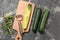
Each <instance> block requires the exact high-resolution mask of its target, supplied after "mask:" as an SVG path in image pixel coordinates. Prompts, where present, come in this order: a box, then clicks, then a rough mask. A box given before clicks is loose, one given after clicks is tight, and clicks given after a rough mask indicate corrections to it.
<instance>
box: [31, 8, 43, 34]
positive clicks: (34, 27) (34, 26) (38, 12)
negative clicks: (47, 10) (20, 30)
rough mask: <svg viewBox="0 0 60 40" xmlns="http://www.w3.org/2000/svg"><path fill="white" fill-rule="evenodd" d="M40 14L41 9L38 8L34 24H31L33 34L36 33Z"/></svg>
mask: <svg viewBox="0 0 60 40" xmlns="http://www.w3.org/2000/svg"><path fill="white" fill-rule="evenodd" d="M41 13H42V11H41V8H39V7H38V8H37V9H36V15H35V18H34V22H33V27H32V31H33V32H34V33H36V32H37V28H38V23H39V20H40V16H41Z"/></svg>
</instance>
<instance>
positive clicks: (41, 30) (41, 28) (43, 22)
mask: <svg viewBox="0 0 60 40" xmlns="http://www.w3.org/2000/svg"><path fill="white" fill-rule="evenodd" d="M48 15H49V10H48V9H45V11H44V12H43V16H42V19H41V21H40V24H39V25H40V26H39V27H38V29H39V32H40V33H43V32H44V29H45V27H46V22H47V18H48Z"/></svg>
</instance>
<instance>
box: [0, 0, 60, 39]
mask: <svg viewBox="0 0 60 40" xmlns="http://www.w3.org/2000/svg"><path fill="white" fill-rule="evenodd" d="M18 1H19V0H0V17H1V16H3V13H4V14H6V13H9V12H13V13H15V12H16V9H17V5H18ZM32 1H34V3H35V4H36V5H37V4H39V5H40V6H41V8H42V9H43V8H46V7H48V8H50V11H51V13H50V16H49V19H48V22H47V27H46V29H47V30H48V31H49V32H50V33H51V34H52V35H54V37H55V40H60V0H32ZM37 6H38V5H37ZM31 27H32V26H31ZM0 30H2V29H1V26H0ZM0 34H2V35H0V40H14V37H15V35H12V37H10V36H9V35H8V34H6V32H5V33H4V34H3V31H0ZM1 37H2V38H1ZM23 40H49V38H48V37H47V35H46V34H43V35H41V34H40V33H39V32H37V34H34V33H33V32H32V30H30V32H29V33H25V34H24V36H23Z"/></svg>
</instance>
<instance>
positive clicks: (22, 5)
mask: <svg viewBox="0 0 60 40" xmlns="http://www.w3.org/2000/svg"><path fill="white" fill-rule="evenodd" d="M28 4H31V5H32V11H31V15H30V20H29V23H28V24H27V25H28V27H27V29H26V30H24V29H23V27H24V26H23V24H24V23H23V21H24V20H22V21H21V23H22V31H23V33H24V32H29V28H30V24H31V20H32V16H33V11H34V7H35V5H34V3H31V2H27V1H19V4H18V7H17V11H16V15H22V16H23V17H22V18H23V19H24V16H25V14H26V13H25V10H26V8H27V6H28ZM18 20H20V19H18ZM13 29H14V30H16V31H17V32H18V33H17V36H16V38H15V40H18V39H17V38H20V40H22V35H21V34H20V30H19V25H18V21H17V18H16V17H15V19H14V23H13Z"/></svg>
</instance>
